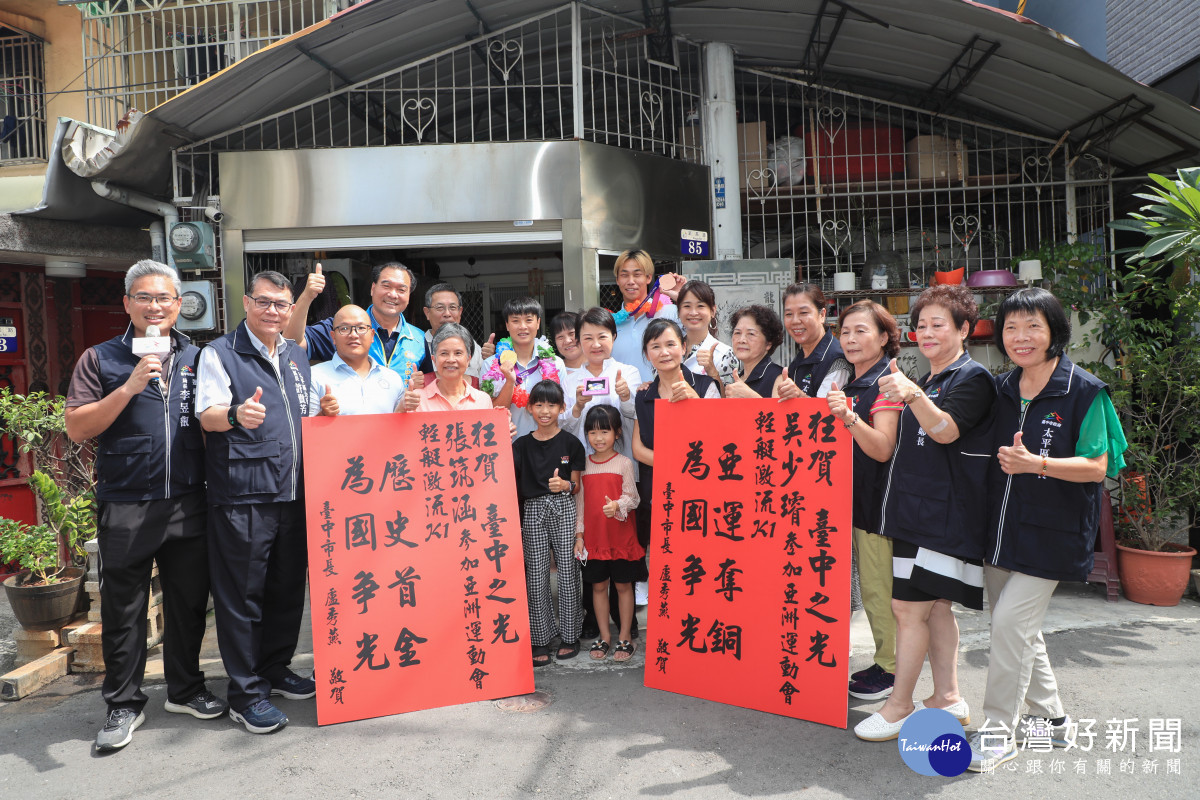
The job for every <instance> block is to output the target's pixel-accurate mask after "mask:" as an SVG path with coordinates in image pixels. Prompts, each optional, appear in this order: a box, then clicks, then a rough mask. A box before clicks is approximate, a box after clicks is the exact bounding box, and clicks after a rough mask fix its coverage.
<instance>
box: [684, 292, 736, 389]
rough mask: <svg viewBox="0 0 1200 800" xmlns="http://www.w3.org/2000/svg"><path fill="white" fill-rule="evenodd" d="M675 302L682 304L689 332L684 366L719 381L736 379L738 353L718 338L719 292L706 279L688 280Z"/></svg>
mask: <svg viewBox="0 0 1200 800" xmlns="http://www.w3.org/2000/svg"><path fill="white" fill-rule="evenodd" d="M675 304H676V305H677V306H678V307H679V322H680V324H681V325H683V332H684V333H685V334H686V335H687V338H686V339H685V340H684V343H683V345H684V349H685V350H686V351H687V358H685V359H684V360H683V366H684V367H686V368H687V369H690V370H691V371H692V372H699V373H703V374H705V375H707V376H708V377H710V378H712V379H713V380H714V381H717V382H718V384H726V383H732V382H733V373H734V372H736V371H737V369H738V367H739V366H741V365H740V364H738V360H737V357H736V356H734V354H733V348H732V347H730V346H729V345H727V344H725V343H724V342H722V341H721V340H719V339H717V296H716V295H715V294H713V290H712V287H711V286H709V285H708V284H707V283H705V282H704V281H688V282H687V283H685V284H684V285H683V288H682V289H680V290H679V294H678V296H677V297H676V300H675Z"/></svg>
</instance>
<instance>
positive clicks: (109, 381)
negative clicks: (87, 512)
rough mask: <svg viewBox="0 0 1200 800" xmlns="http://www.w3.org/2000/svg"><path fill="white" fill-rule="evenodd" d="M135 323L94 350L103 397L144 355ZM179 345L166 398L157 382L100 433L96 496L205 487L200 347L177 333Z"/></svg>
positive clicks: (141, 496) (133, 496)
mask: <svg viewBox="0 0 1200 800" xmlns="http://www.w3.org/2000/svg"><path fill="white" fill-rule="evenodd" d="M134 336H135V331H134V330H133V325H130V326H129V328H128V329H127V330H126V331H125V335H123V336H117V337H115V338H113V339H109V340H108V341H107V342H102V343H101V344H98V345H96V346H95V347H94V348H92V349H93V350H94V351H95V353H96V358H97V361H98V362H99V365H100V385H101V387H102V389H103V391H104V396H105V397H107V396H108V395H110V394H112V393H113V392H115V391H116V390H118V389H120V388H121V387H122V386H123V385H124V384H125V382H126V381H127V380H129V376H130V374H131V373H132V372H133V370H134V369H135V368H136V367H137V365H138V362H139V361H141V359H140V358H139V357H138V356H135V355H134V354H133V350H132V349H131V348H132V340H133V337H134ZM171 338H172V339H173V340H174V344H175V346H176V347H177V348H178V349H177V350H176V352H175V357H174V358H173V359H172V362H171V371H170V372H169V373H167V374H165V375H164V376H163V377H162V378H161V379H160V380H165V381H166V382H167V395H166V397H165V398H164V397H163V394H162V392H161V391H160V389H159V386H158V385H157V384H153V383H148V384H146V388H145V389H143V390H142V391H141V393H139V394H138V395H137V396H136V397H134V398H133V399H131V400H130V401H129V404H128V405H127V406H125V409H124V410H123V411H122V412H121V413H120V414H118V415H117V418H116V419H115V420H113V423H112V425H109V426H108V429H107V430H105V431H104V433H102V434H100V435H99V436H97V437H96V481H97V483H96V499H97V500H100V501H101V502H104V501H116V502H126V503H136V502H142V501H145V500H163V499H166V498H168V497H179V496H181V495H185V494H188V493H190V492H198V491H200V490H202V489H203V488H204V438H203V436H202V433H201V430H200V423H199V421H197V420H196V418H195V401H196V359H197V357H198V356H199V354H200V350H199V349H198V348H197V347H196V346H195V345H193V344H192V343H191V340H190V339H188V337H186V336H184V335H183V334H181V333H179V332H178V331H175V330H172V331H171Z"/></svg>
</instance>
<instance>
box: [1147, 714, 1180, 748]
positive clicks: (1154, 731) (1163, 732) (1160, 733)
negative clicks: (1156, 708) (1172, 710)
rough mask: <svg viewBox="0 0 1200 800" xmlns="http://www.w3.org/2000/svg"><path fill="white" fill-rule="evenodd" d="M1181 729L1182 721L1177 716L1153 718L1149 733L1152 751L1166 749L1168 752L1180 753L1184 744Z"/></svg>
mask: <svg viewBox="0 0 1200 800" xmlns="http://www.w3.org/2000/svg"><path fill="white" fill-rule="evenodd" d="M1180 730H1181V726H1180V721H1179V719H1178V718H1177V717H1173V718H1170V719H1161V718H1159V717H1153V718H1151V720H1150V734H1149V735H1150V751H1151V752H1154V751H1155V750H1165V751H1166V752H1168V753H1178V752H1179V751H1180V749H1181V747H1182V745H1183V739H1182V736H1181V735H1180Z"/></svg>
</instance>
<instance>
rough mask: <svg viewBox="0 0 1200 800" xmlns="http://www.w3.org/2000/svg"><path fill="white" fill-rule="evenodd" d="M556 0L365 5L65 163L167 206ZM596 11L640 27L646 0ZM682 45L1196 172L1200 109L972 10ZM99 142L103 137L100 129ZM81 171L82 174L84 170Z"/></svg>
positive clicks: (703, 26) (912, 6)
mask: <svg viewBox="0 0 1200 800" xmlns="http://www.w3.org/2000/svg"><path fill="white" fill-rule="evenodd" d="M561 5H562V2H561V0H558V2H555V0H498V1H497V2H486V3H481V2H474V3H469V2H467V1H466V0H367V2H364V3H361V4H359V5H356V6H352V7H351V8H349V9H347V10H346V11H343V12H341V13H339V14H337V15H335V16H333V17H331V18H329V19H327V20H324V21H322V22H320V23H318V24H316V25H313V26H311V27H309V28H307V29H305V30H303V31H301V32H299V33H297V34H295V35H293V36H291V37H288V38H286V39H283V40H280V41H278V42H276V43H274V44H273V45H271V46H270V47H267V48H265V49H263V50H260V51H258V52H256V53H254V54H253V55H251V56H249V57H248V58H245V59H243V60H242V61H239V62H238V63H236V64H234V65H233V66H230V67H228V68H226V69H224V70H222V71H221V72H219V73H218V74H216V75H214V76H213V77H211V78H209V79H208V80H206V81H204V82H202V83H200V84H198V85H196V86H194V87H192V88H190V89H188V90H187V91H185V92H183V93H182V94H180V95H178V96H176V97H174V98H173V99H171V100H169V101H168V102H166V103H163V104H162V105H160V106H158V107H157V108H155V109H153V110H151V111H149V112H148V113H147V114H145V116H144V118H142V119H141V120H140V122H139V123H138V124H137V125H135V126H133V127H132V128H131V130H129V131H126V132H125V133H124V135H123V137H118V138H121V139H122V141H120V142H117V143H116V144H117V146H115V147H114V146H106V147H96V146H95V145H94V144H93V145H90V146H88V147H86V148H84V149H86V150H91V151H95V152H97V153H99V157H98V158H93V159H90V160H89V159H82V160H81V159H76V160H75V162H76V163H75V165H74V166H73V167H72V168H73V169H74V170H76V171H80V170H82V172H83V173H86V174H87V175H88V177H95V178H100V179H103V180H108V181H112V182H114V183H117V184H120V185H123V186H126V187H128V188H132V189H137V190H140V191H143V192H147V193H150V194H154V195H158V196H162V197H165V196H167V193H168V191H169V186H168V184H167V180H166V179H167V176H169V164H170V154H171V150H172V149H173V148H175V147H178V146H180V145H182V144H185V143H188V142H195V141H199V140H201V139H207V138H209V137H213V136H216V135H219V134H221V133H223V132H225V131H228V130H230V129H233V128H236V127H238V126H240V125H244V124H248V123H251V122H254V121H255V120H258V119H261V118H263V117H266V116H269V115H271V114H274V113H277V112H280V111H283V110H285V109H288V108H291V107H294V106H297V105H300V104H303V103H304V102H306V101H308V100H311V99H315V98H317V97H320V96H322V95H324V94H326V93H329V92H331V91H334V90H336V89H338V88H339V87H342V86H346V85H350V84H354V83H357V82H359V81H363V80H367V79H369V78H372V77H374V76H376V75H379V74H380V73H383V72H386V71H388V70H391V69H395V68H397V67H400V66H402V65H404V64H406V63H410V62H412V61H414V60H416V59H418V58H421V57H423V56H426V55H429V54H432V53H436V52H438V51H440V50H442V49H445V48H446V47H449V46H452V45H457V44H458V43H460V42H462V41H463V40H464V39H466V38H470V37H474V36H478V35H480V33H481V32H486V31H488V30H495V29H498V28H501V27H503V26H505V25H508V24H511V23H514V22H519V21H521V20H524V19H527V18H528V17H531V16H533V15H535V14H539V13H542V12H545V11H547V10H549V9H553V8H556V7H560V6H561ZM590 5H593V6H595V7H598V8H601V9H604V10H606V11H610V12H613V13H619V14H623V15H625V16H627V17H630V18H634V19H639V20H640V19H642V12H643V7H644V6H643V3H642V2H640V0H597V1H596V2H592V3H590ZM667 10H668V17H669V23H670V30H671V32H672V33H673V34H675V35H679V36H684V37H686V38H689V39H692V40H695V41H720V42H725V43H728V44H730V45H732V46H733V48H734V49H735V51H736V53H737V56H738V60H739V63H742V64H747V65H753V66H756V67H759V68H781V69H788V70H800V71H802V72H801V73H799V74H802V75H803V74H807V75H809V76H812V75H815V74H819V75H820V77H821V79H822V80H823V82H824V83H826V84H830V85H834V86H837V87H838V88H845V89H851V90H854V91H858V92H860V93H862V94H866V95H870V96H873V97H878V98H880V99H884V100H888V99H898V98H903V99H904V100H905V101H906V102H913V100H914V98H915V99H917V100H920V101H921V102H922V103H923V104H924V105H925V106H926V107H930V106H936V107H939V108H942V109H943V110H947V111H950V110H952V111H953V113H955V114H956V115H959V116H972V115H978V116H980V117H983V118H986V119H989V120H995V119H1001V120H1007V121H1008V122H1009V123H1010V124H1011V125H1012V126H1013V127H1016V128H1019V129H1021V130H1025V131H1028V132H1030V133H1035V134H1040V135H1043V136H1047V137H1051V138H1054V139H1057V138H1059V137H1060V136H1065V137H1066V139H1067V141H1069V142H1070V143H1071V144H1072V147H1073V149H1074V150H1075V151H1078V150H1079V149H1081V148H1083V147H1085V146H1086V147H1087V148H1088V149H1089V151H1090V152H1092V153H1094V154H1096V155H1099V156H1101V157H1107V158H1109V159H1111V160H1112V162H1113V164H1114V165H1115V166H1116V167H1117V174H1126V175H1139V174H1143V173H1144V172H1146V171H1148V170H1160V171H1161V170H1168V169H1172V168H1176V167H1179V166H1185V165H1191V164H1194V163H1196V162H1197V161H1198V160H1200V159H1198V157H1197V154H1198V153H1200V111H1197V109H1195V108H1192V107H1191V106H1189V105H1188V104H1186V103H1184V102H1183V101H1181V100H1179V99H1177V98H1175V97H1172V96H1170V95H1167V94H1165V93H1163V92H1160V91H1157V90H1155V89H1152V88H1150V87H1148V86H1145V85H1144V84H1141V83H1138V82H1137V81H1134V80H1132V79H1131V78H1128V77H1126V76H1125V75H1123V74H1121V73H1120V72H1118V71H1117V70H1115V69H1113V68H1112V67H1110V66H1108V65H1107V64H1105V63H1104V62H1102V61H1100V60H1098V59H1096V58H1095V57H1093V56H1091V55H1090V54H1089V53H1087V52H1086V51H1084V50H1083V49H1082V48H1080V47H1079V46H1078V45H1076V44H1074V43H1073V42H1072V41H1070V40H1069V39H1068V38H1066V37H1064V36H1062V35H1060V34H1057V33H1055V32H1054V31H1052V30H1050V29H1048V28H1045V27H1044V26H1041V25H1038V24H1037V23H1034V22H1033V21H1031V20H1029V19H1026V18H1024V17H1020V16H1017V15H1015V14H1011V13H1007V12H1003V11H998V10H997V9H994V8H992V7H990V6H985V5H980V4H978V3H973V2H969V0H905V2H903V3H897V2H895V0H853V2H841V0H674V2H670V3H669V4H668V5H667ZM93 135H94V134H93ZM81 174H82V173H81Z"/></svg>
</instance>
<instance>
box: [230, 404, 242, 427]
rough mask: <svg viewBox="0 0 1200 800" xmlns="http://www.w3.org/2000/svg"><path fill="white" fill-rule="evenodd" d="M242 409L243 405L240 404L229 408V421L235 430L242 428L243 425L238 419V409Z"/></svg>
mask: <svg viewBox="0 0 1200 800" xmlns="http://www.w3.org/2000/svg"><path fill="white" fill-rule="evenodd" d="M241 407H242V404H241V403H238V404H237V405H232V406H230V407H229V414H228V415H227V419H228V420H229V425H230V427H233V428H240V427H242V423H240V422H238V418H237V412H238V409H239V408H241Z"/></svg>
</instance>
